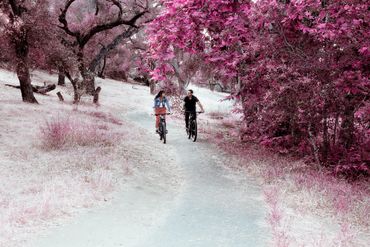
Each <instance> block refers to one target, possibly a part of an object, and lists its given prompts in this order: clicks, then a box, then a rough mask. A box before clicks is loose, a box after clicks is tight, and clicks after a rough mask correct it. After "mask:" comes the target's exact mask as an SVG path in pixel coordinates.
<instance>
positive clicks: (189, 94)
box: [188, 89, 194, 97]
mask: <svg viewBox="0 0 370 247" xmlns="http://www.w3.org/2000/svg"><path fill="white" fill-rule="evenodd" d="M193 93H194V92H193V90H191V89H189V90H188V96H189V97H191V96H192V95H193Z"/></svg>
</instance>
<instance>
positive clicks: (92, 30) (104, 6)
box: [59, 0, 148, 102]
mask: <svg viewBox="0 0 370 247" xmlns="http://www.w3.org/2000/svg"><path fill="white" fill-rule="evenodd" d="M75 2H77V1H76V0H67V1H66V2H65V5H64V7H63V8H62V9H61V12H60V15H59V22H60V24H61V25H59V27H60V28H61V29H62V30H64V32H65V33H66V34H67V35H68V36H69V37H70V38H72V41H71V43H70V44H71V47H72V48H73V51H74V53H75V55H76V56H77V61H78V69H79V72H80V74H81V77H82V81H78V83H77V85H76V87H75V101H76V102H78V101H79V97H80V96H81V94H82V92H86V93H88V94H93V93H94V92H95V85H94V84H95V83H94V76H95V75H94V73H93V71H90V68H94V66H95V65H94V64H97V62H98V61H97V62H94V63H93V64H92V66H88V65H87V64H86V61H85V60H86V59H85V54H84V51H85V48H86V45H87V44H88V43H89V42H90V40H92V39H93V38H94V37H95V36H96V35H98V34H100V33H103V32H106V31H108V30H111V29H113V28H116V27H119V26H123V25H125V26H128V27H131V29H130V28H128V29H127V30H126V32H127V34H131V32H132V29H133V28H138V27H137V25H136V23H137V21H138V20H139V19H140V18H141V17H143V16H144V15H145V14H146V13H147V12H148V11H147V6H148V5H147V2H145V3H144V2H141V1H127V2H126V4H123V3H122V2H121V1H119V0H105V1H95V4H96V8H95V11H94V13H93V15H92V16H89V20H88V23H84V24H83V25H78V23H73V21H71V20H70V19H69V18H68V17H67V16H68V13H70V11H71V7H72V5H73V3H75ZM74 11H76V10H74ZM101 13H103V14H101ZM75 14H76V13H75ZM71 22H72V23H71ZM72 26H73V27H72ZM83 26H87V28H86V27H85V28H84V27H83ZM127 34H126V33H123V34H122V35H123V36H125V35H127ZM101 57H102V58H103V57H104V56H101ZM98 59H100V58H98ZM89 67H90V68H89ZM76 95H77V97H76Z"/></svg>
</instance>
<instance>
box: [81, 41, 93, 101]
mask: <svg viewBox="0 0 370 247" xmlns="http://www.w3.org/2000/svg"><path fill="white" fill-rule="evenodd" d="M77 61H78V69H79V71H80V73H81V76H82V82H81V83H78V84H77V89H78V91H79V92H78V94H79V95H80V96H81V94H83V93H84V92H86V93H88V94H90V95H94V93H95V78H94V75H93V74H92V73H90V72H89V71H88V69H87V68H86V66H85V58H84V53H83V47H80V49H79V51H78V53H77Z"/></svg>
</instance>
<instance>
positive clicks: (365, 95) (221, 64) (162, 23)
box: [148, 0, 370, 176]
mask: <svg viewBox="0 0 370 247" xmlns="http://www.w3.org/2000/svg"><path fill="white" fill-rule="evenodd" d="M163 5H164V10H163V12H162V13H161V15H159V16H158V18H156V19H155V20H154V21H153V22H152V23H151V24H150V25H149V28H148V39H149V47H150V58H151V59H152V60H154V64H155V67H154V69H153V70H152V72H151V74H152V76H153V78H155V79H157V80H163V81H166V80H168V79H169V78H171V76H172V75H173V74H174V70H173V68H172V66H170V64H171V61H172V59H173V58H174V57H176V54H177V53H178V51H179V50H180V51H181V52H184V53H187V54H191V55H194V54H196V55H197V56H199V57H202V58H203V61H204V63H206V64H207V66H208V67H209V68H210V69H209V70H208V72H209V71H211V73H213V74H214V75H215V78H218V80H219V81H220V82H221V83H223V84H226V85H228V87H229V88H231V89H232V97H233V98H235V99H237V100H238V101H239V102H240V104H241V106H242V111H243V113H244V124H245V127H244V128H243V131H242V132H241V135H242V137H243V138H248V139H252V140H255V141H259V142H261V143H262V144H263V145H266V146H268V147H271V148H275V149H277V150H278V151H279V152H281V153H287V152H291V153H296V154H299V155H312V157H313V158H314V160H316V162H318V163H321V164H323V165H326V166H328V167H332V168H335V169H334V171H338V172H339V171H344V173H352V172H353V174H354V175H355V176H357V175H361V174H362V175H363V174H367V175H368V174H369V161H370V150H369V148H368V144H369V139H370V136H369V133H368V128H369V124H370V123H369V120H368V118H367V117H364V116H365V115H366V114H365V112H368V111H369V89H370V85H369V79H368V78H369V40H370V39H369V38H370V37H369V36H370V33H369V26H368V23H369V15H368V14H367V8H368V7H367V4H366V2H365V1H362V0H352V1H329V0H327V1H323V0H308V1H267V0H261V1H222V0H219V1H218V0H215V1H207V0H205V1H193V0H188V1H163ZM180 63H181V61H180ZM199 68H200V67H199ZM353 174H352V175H353ZM352 175H350V176H352Z"/></svg>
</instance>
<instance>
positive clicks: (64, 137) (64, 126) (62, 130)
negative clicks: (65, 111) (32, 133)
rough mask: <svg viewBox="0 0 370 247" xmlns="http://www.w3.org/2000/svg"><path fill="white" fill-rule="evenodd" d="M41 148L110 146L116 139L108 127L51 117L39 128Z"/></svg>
mask: <svg viewBox="0 0 370 247" xmlns="http://www.w3.org/2000/svg"><path fill="white" fill-rule="evenodd" d="M40 130H41V132H40V133H41V142H42V146H43V147H44V148H46V149H58V148H62V147H65V146H76V145H77V146H92V145H112V144H113V143H114V142H115V140H116V139H117V138H116V136H114V135H112V134H111V133H110V132H109V128H108V126H106V125H104V126H102V125H97V124H91V123H87V122H84V121H81V120H77V119H71V118H61V117H53V118H51V119H50V120H46V121H45V125H44V126H41V127H40Z"/></svg>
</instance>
